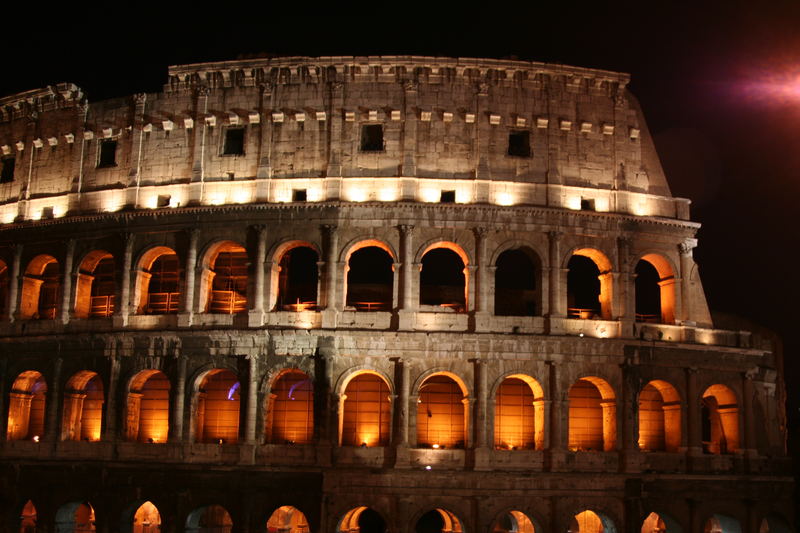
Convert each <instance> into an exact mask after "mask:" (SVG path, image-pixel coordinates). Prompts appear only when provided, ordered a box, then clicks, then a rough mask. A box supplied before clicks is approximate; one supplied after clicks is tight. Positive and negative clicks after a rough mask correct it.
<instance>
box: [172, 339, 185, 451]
mask: <svg viewBox="0 0 800 533" xmlns="http://www.w3.org/2000/svg"><path fill="white" fill-rule="evenodd" d="M187 362H188V360H187V358H186V357H183V356H181V355H178V357H177V367H178V376H177V377H176V380H175V393H174V395H173V398H172V413H171V417H172V423H171V424H170V425H169V441H170V442H175V443H178V442H184V441H185V437H186V435H185V434H184V431H183V415H184V402H185V401H186V365H187Z"/></svg>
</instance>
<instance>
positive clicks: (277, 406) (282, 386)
mask: <svg viewBox="0 0 800 533" xmlns="http://www.w3.org/2000/svg"><path fill="white" fill-rule="evenodd" d="M269 402H270V403H269V405H268V406H267V413H266V416H267V420H266V424H265V429H266V441H267V442H268V443H271V444H311V442H312V440H313V438H314V385H313V384H312V382H311V379H310V378H309V377H308V376H307V375H306V374H305V373H303V372H300V371H299V370H288V371H286V372H284V373H282V374H281V375H280V377H279V378H278V379H277V380H276V381H275V383H274V384H273V385H272V393H271V394H270V397H269Z"/></svg>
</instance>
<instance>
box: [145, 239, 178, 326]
mask: <svg viewBox="0 0 800 533" xmlns="http://www.w3.org/2000/svg"><path fill="white" fill-rule="evenodd" d="M180 278H181V276H180V264H179V261H178V255H177V254H176V253H175V252H174V251H173V250H172V249H170V248H167V247H165V246H159V247H156V248H153V249H152V250H149V251H148V252H147V253H146V254H145V255H144V256H143V257H142V260H141V270H140V271H139V276H138V283H137V290H138V292H139V294H140V298H139V309H140V312H141V313H143V314H146V315H165V314H175V313H177V312H178V310H179V308H180V300H181V292H180V291H181V289H180Z"/></svg>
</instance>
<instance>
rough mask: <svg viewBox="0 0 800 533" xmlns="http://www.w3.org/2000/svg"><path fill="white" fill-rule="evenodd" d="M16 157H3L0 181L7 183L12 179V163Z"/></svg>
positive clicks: (15, 160) (14, 162) (13, 163)
mask: <svg viewBox="0 0 800 533" xmlns="http://www.w3.org/2000/svg"><path fill="white" fill-rule="evenodd" d="M16 162H17V159H16V158H15V157H13V156H12V157H4V158H3V173H2V174H0V183H8V182H10V181H14V165H15V164H16Z"/></svg>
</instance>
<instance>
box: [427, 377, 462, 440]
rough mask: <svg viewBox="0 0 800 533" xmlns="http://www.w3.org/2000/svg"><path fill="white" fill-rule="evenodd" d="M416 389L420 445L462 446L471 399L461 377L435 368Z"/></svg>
mask: <svg viewBox="0 0 800 533" xmlns="http://www.w3.org/2000/svg"><path fill="white" fill-rule="evenodd" d="M417 391H418V399H417V446H422V447H431V448H463V447H464V446H465V445H466V440H467V430H468V427H469V424H468V417H469V409H468V405H467V404H468V402H469V400H468V393H467V388H466V387H465V386H464V383H463V382H462V381H461V379H459V378H458V377H457V376H456V375H454V374H452V373H450V372H434V373H431V374H429V375H428V376H427V377H425V378H424V380H422V382H421V384H420V385H419V387H418V389H417Z"/></svg>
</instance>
